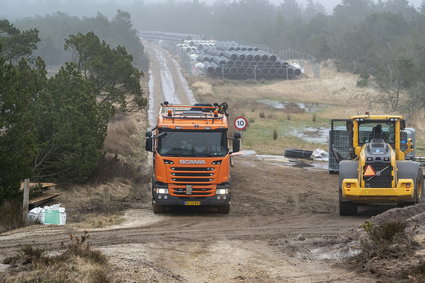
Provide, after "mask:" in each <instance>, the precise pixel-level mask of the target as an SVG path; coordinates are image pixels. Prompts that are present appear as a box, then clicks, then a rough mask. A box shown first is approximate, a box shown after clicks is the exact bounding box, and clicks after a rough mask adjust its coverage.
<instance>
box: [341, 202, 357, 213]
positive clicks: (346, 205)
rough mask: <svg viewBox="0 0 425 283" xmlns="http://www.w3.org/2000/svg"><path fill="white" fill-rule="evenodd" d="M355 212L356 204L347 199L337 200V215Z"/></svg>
mask: <svg viewBox="0 0 425 283" xmlns="http://www.w3.org/2000/svg"><path fill="white" fill-rule="evenodd" d="M356 214H357V204H355V203H352V202H349V201H339V215H341V216H353V215H356Z"/></svg>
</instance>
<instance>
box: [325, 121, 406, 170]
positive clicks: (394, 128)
mask: <svg viewBox="0 0 425 283" xmlns="http://www.w3.org/2000/svg"><path fill="white" fill-rule="evenodd" d="M405 127H406V123H405V120H404V119H403V118H402V117H401V116H385V115H361V116H353V117H351V119H334V120H332V121H331V130H330V132H329V152H330V158H329V173H330V174H338V172H339V162H340V161H341V160H353V159H356V158H358V157H359V155H360V152H361V151H362V147H363V146H364V145H365V144H368V143H370V142H371V141H372V140H373V139H374V138H376V139H382V140H383V141H384V142H385V143H387V144H389V145H390V146H391V148H392V149H394V151H395V152H396V155H397V160H404V159H406V158H409V159H412V157H411V156H410V155H412V156H413V158H414V152H413V153H409V154H407V155H405V153H404V152H405V151H406V148H407V143H408V139H409V138H410V139H411V140H412V141H413V142H414V130H413V131H412V130H410V129H405Z"/></svg>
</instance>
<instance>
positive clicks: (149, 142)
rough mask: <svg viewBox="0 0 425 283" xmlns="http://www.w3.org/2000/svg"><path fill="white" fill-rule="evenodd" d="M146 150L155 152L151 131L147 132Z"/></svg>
mask: <svg viewBox="0 0 425 283" xmlns="http://www.w3.org/2000/svg"><path fill="white" fill-rule="evenodd" d="M145 149H146V150H147V151H153V142H152V132H151V131H147V132H146V144H145Z"/></svg>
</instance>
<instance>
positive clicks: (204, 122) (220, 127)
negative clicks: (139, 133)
mask: <svg viewBox="0 0 425 283" xmlns="http://www.w3.org/2000/svg"><path fill="white" fill-rule="evenodd" d="M225 105H226V106H227V104H225ZM227 135H228V121H227V114H226V112H225V108H223V104H222V105H218V104H215V105H204V104H203V105H196V104H195V105H170V104H168V103H166V102H164V103H163V104H162V107H161V109H160V113H159V115H158V120H157V125H156V127H155V129H154V132H152V131H149V132H147V133H146V150H148V151H151V152H152V153H153V176H152V206H153V211H154V213H162V212H165V209H166V208H167V207H169V206H214V207H217V209H218V212H220V213H225V214H227V213H229V211H230V204H231V177H230V162H231V153H232V152H237V151H239V147H240V134H238V133H236V134H235V136H234V137H233V138H232V140H233V151H230V150H229V147H228V140H229V138H228V136H227Z"/></svg>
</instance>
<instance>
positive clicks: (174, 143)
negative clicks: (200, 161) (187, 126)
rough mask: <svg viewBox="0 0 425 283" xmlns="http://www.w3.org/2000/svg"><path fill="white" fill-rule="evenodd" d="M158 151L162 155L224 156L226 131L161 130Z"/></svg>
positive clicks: (225, 151)
mask: <svg viewBox="0 0 425 283" xmlns="http://www.w3.org/2000/svg"><path fill="white" fill-rule="evenodd" d="M158 153H159V154H160V155H162V156H191V157H198V156H199V157H212V156H225V155H226V154H227V136H226V132H223V131H222V132H198V131H179V132H177V131H166V132H162V133H160V135H159V138H158Z"/></svg>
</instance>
